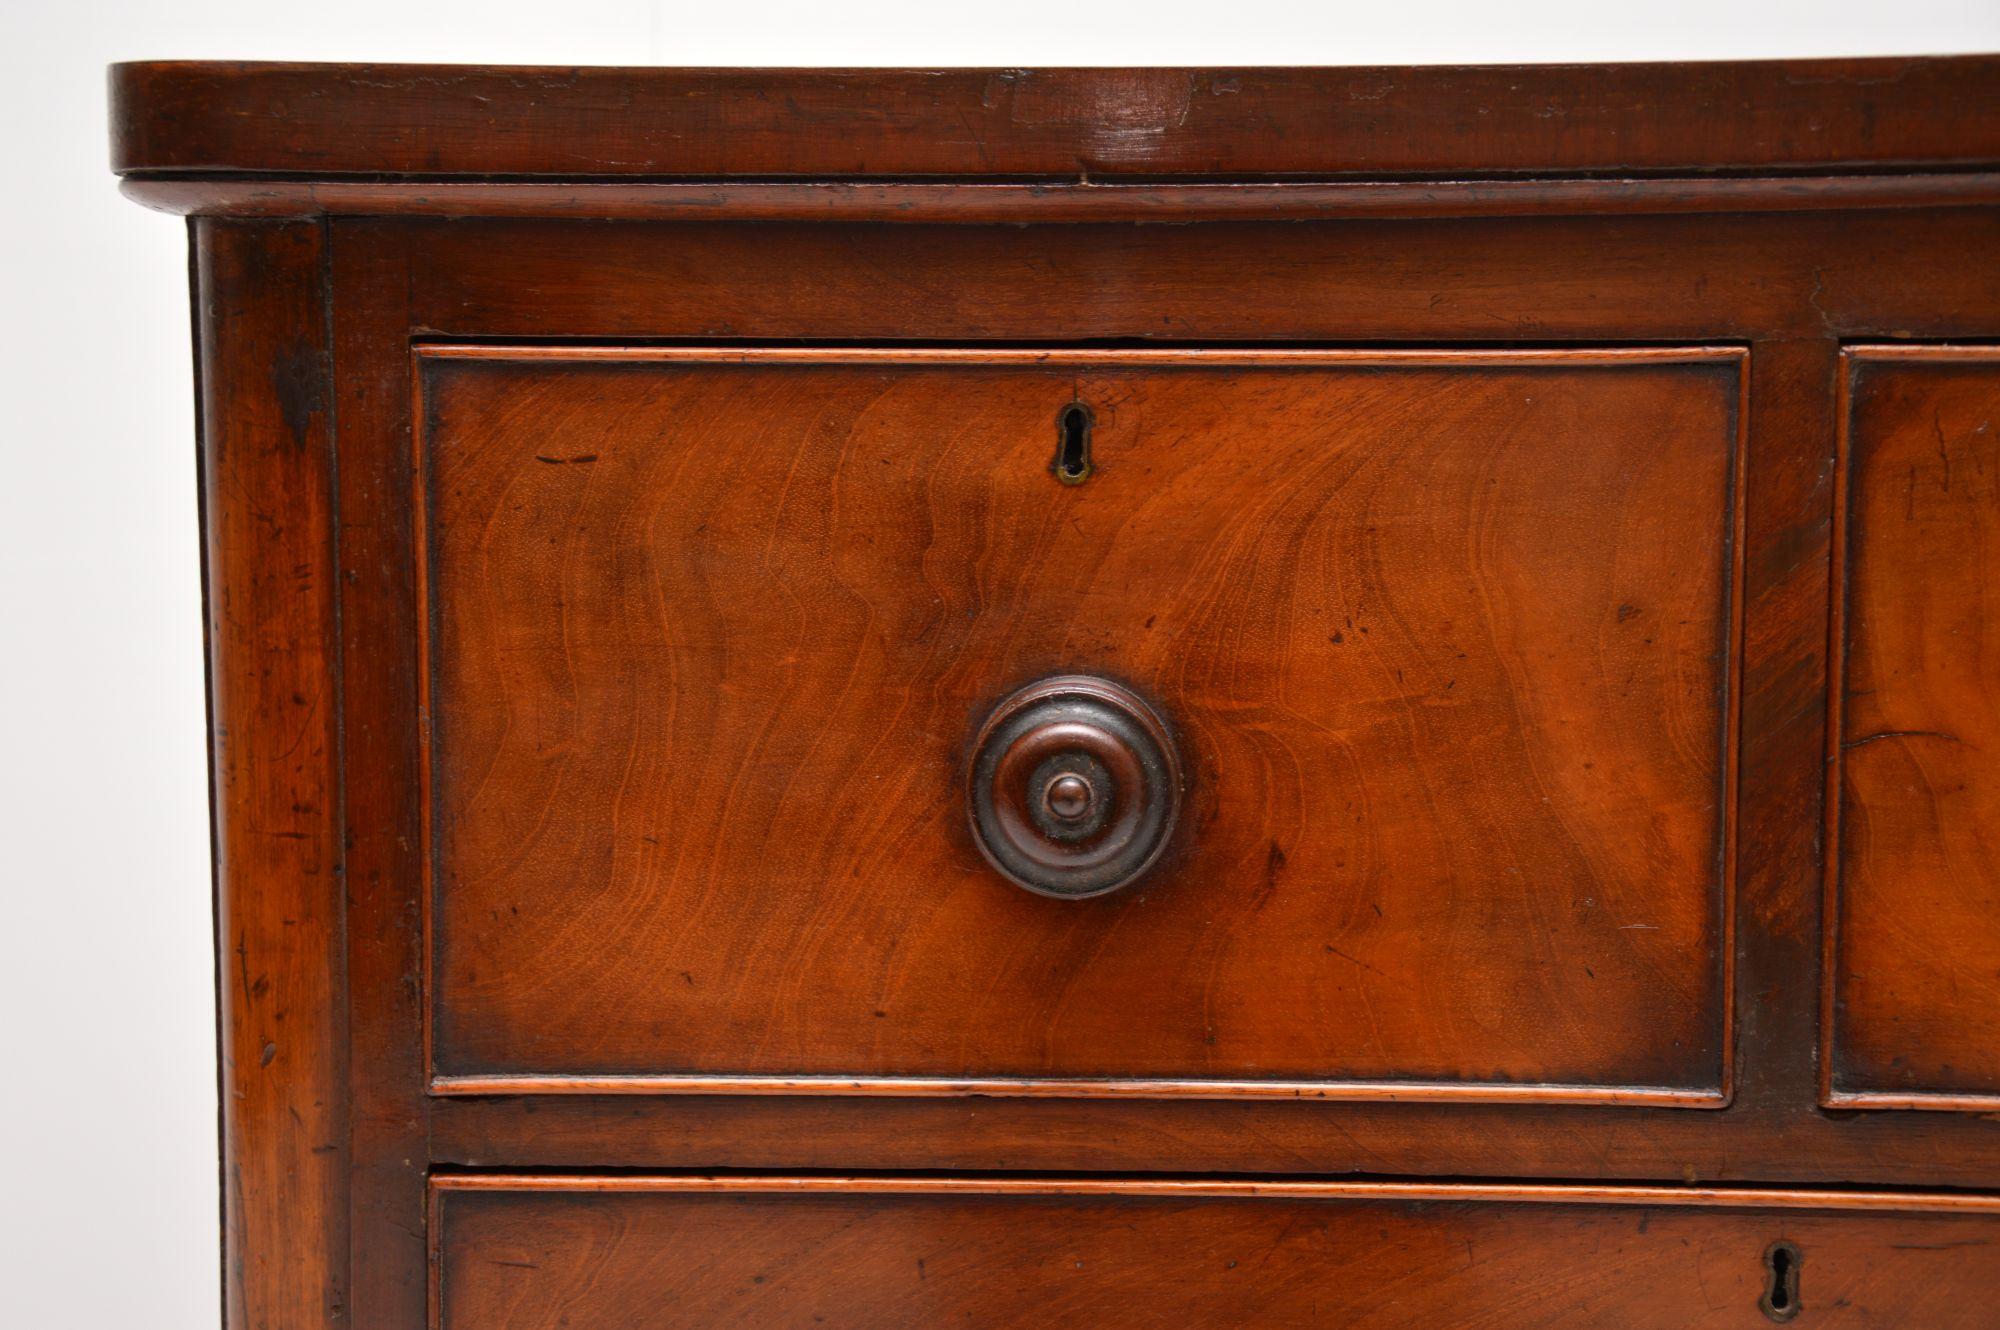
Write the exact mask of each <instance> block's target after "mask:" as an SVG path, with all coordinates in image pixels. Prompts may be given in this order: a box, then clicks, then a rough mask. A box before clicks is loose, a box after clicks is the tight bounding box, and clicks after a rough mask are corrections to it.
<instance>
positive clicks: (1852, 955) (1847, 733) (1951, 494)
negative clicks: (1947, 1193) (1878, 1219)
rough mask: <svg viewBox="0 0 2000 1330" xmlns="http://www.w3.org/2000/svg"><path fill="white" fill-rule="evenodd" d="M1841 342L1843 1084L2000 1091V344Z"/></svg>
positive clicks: (1832, 999)
mask: <svg viewBox="0 0 2000 1330" xmlns="http://www.w3.org/2000/svg"><path fill="white" fill-rule="evenodd" d="M1843 364H1844V368H1845V371H1846V373H1845V377H1844V379H1843V384H1842V386H1843V389H1844V397H1845V400H1846V410H1845V413H1844V415H1843V417H1842V422H1841V423H1842V444H1843V446H1842V450H1841V465H1842V476H1843V478H1844V482H1845V486H1846V502H1845V503H1844V504H1843V505H1842V506H1841V508H1840V509H1839V512H1840V517H1841V529H1842V533H1843V539H1842V541H1841V544H1840V545H1839V547H1838V548H1839V550H1840V551H1841V553H1842V555H1843V556H1844V568H1845V573H1846V577H1845V583H1844V587H1843V594H1842V598H1841V602H1840V617H1839V619H1838V620H1837V621H1836V622H1837V625H1838V627H1837V628H1836V635H1835V643H1834V646H1835V650H1836V651H1842V652H1844V656H1845V663H1846V673H1845V677H1844V680H1843V686H1842V687H1841V689H1840V691H1839V693H1838V698H1839V705H1838V714H1839V717H1840V723H1839V724H1838V725H1837V726H1836V727H1835V729H1834V731H1833V736H1834V739H1835V741H1836V742H1837V745H1838V746H1837V747H1836V749H1835V750H1834V752H1833V754H1832V761H1833V763H1834V767H1833V769H1834V770H1835V772H1836V773H1837V776H1838V787H1837V800H1836V801H1835V802H1834V804H1833V808H1832V816H1833V826H1834V843H1835V844H1836V845H1837V847H1838V854H1837V856H1836V857H1835V859H1834V861H1833V863H1832V866H1831V869H1830V872H1829V878H1828V881H1829V888H1828V890H1829V902H1828V913H1829V915H1830V917H1831V920H1832V928H1833V929H1834V930H1835V931H1834V932H1833V933H1832V937H1833V939H1834V941H1833V945H1832V946H1831V947H1830V949H1829V952H1828V956H1827V984H1828V991H1827V1022H1828V1026H1827V1029H1828V1049H1827V1059H1826V1072H1827V1093H1828V1096H1829V1102H1833V1103H1843V1104H1882V1105H1901V1106H1904V1107H1911V1108H1925V1107H1936V1108H1986V1109H1996V1110H2000V350H1996V349H1993V348H1985V347H1893V346H1869V347H1856V348H1853V349H1851V350H1850V351H1849V352H1848V353H1847V355H1846V357H1845V359H1844V362H1843Z"/></svg>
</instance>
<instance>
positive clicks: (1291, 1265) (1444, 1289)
mask: <svg viewBox="0 0 2000 1330" xmlns="http://www.w3.org/2000/svg"><path fill="white" fill-rule="evenodd" d="M432 1203H433V1210H432V1224H433V1232H434V1235H435V1247H434V1252H433V1261H434V1264H433V1270H432V1276H433V1287H434V1299H435V1302H436V1305H437V1308H438V1311H439V1317H438V1323H439V1324H440V1325H441V1326H442V1327H443V1330H555V1328H556V1327H559V1326H560V1327H565V1330H611V1327H617V1330H667V1328H668V1327H675V1326H733V1325H741V1326H759V1327H779V1326H801V1327H804V1326H812V1327H825V1328H826V1330H834V1328H836V1327H841V1326H854V1327H859V1326H869V1327H880V1326H936V1325H974V1326H1046V1325H1087V1326H1094V1327H1109V1326H1133V1327H1137V1326H1168V1325H1177V1326H1223V1325H1259V1326H1326V1325H1335V1326H1353V1327H1362V1326H1399V1327H1400V1326H1412V1325H1475V1324H1476V1325H1479V1326H1483V1327H1493V1328H1494V1330H1501V1328H1502V1327H1536V1328H1537V1330H1539V1328H1540V1327H1547V1326H1578V1327H1582V1326H1591V1327H1596V1326H1620V1327H1627V1328H1629V1330H1642V1328H1644V1327H1660V1328H1661V1330H1686V1328H1687V1327H1695V1326H1742V1327H1754V1326H1769V1325H1770V1324H1771V1323H1772V1322H1773V1321H1787V1320H1792V1319H1794V1318H1798V1323H1799V1324H1800V1325H1810V1326H1828V1327H1835V1326H1845V1327H1861V1326H1912V1325H1921V1326H1927V1327H1933V1328H1934V1330H1945V1327H1952V1326H1990V1325H1991V1324H1992V1323H1993V1320H1992V1310H1993V1309H1992V1293H1993V1289H1994V1288H1995V1287H1996V1284H1997V1283H2000V1207H1996V1204H1995V1203H1994V1202H1993V1201H1991V1200H1990V1199H1988V1198H1983V1197H1966V1196H1929V1197H1925V1196H1921V1195H1887V1194H1879V1193H1878V1194H1874V1195H1845V1196H1843V1195H1840V1194H1837V1193H1798V1192H1776V1191H1762V1192H1736V1193H1731V1192H1707V1193H1703V1192H1697V1191H1694V1190H1692V1189H1674V1188H1615V1187H1611V1188H1591V1187H1562V1186H1542V1187H1537V1186H1520V1187H1499V1188H1493V1187H1479V1186H1467V1185H1432V1184H1407V1183H1405V1184H1398V1183H1385V1184H1367V1183H1354V1184H1340V1183H1328V1184H1317V1183H1252V1182H1237V1183H1229V1182H1218V1183H1183V1182H1172V1181H1141V1182H1125V1181H1114V1180H1090V1181H1079V1180H1068V1181H1047V1180H1035V1179H1009V1180H892V1179H880V1178H876V1179H870V1178H730V1179H722V1178H619V1179H602V1178H599V1179H592V1178H578V1177H570V1178H563V1177H547V1176H544V1177H514V1178H508V1177H492V1176H482V1177H458V1178H447V1179H440V1180H439V1181H438V1182H437V1183H436V1184H435V1186H434V1189H433V1193H432Z"/></svg>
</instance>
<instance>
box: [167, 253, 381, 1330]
mask: <svg viewBox="0 0 2000 1330" xmlns="http://www.w3.org/2000/svg"><path fill="white" fill-rule="evenodd" d="M195 239H196V245H195V253H196V259H197V262H196V264H195V270H194V289H193V303H194V308H195V328H196V333H197V336H198V337H199V339H200V352H201V362H200V363H201V367H202V370H201V391H200V408H201V409H200V427H201V493H202V514H203V522H204V526H205V536H206V539H205V542H204V547H203V551H202V554H203V558H202V568H203V600H204V603H205V605H206V608H207V617H208V674H209V718H210V726H211V732H212V735H213V740H212V743H211V747H210V756H211V759H212V774H211V789H212V791H213V797H214V805H215V808H214V818H215V849H216V865H215V895H216V916H215V928H216V954H217V960H218V967H217V975H216V999H217V1009H218V1012H217V1014H218V1019H219V1021H220V1024H221V1057H222V1074H221V1079H220V1087H221V1113H222V1160H223V1175H222V1215H223V1226H224V1230H225V1232H226V1234H227V1241H226V1242H225V1243H224V1249H223V1271H222V1288H223V1306H224V1314H225V1317H226V1319H227V1321H228V1323H229V1324H230V1325H232V1326H244V1327H253V1326H293V1325H298V1326H304V1325H319V1324H329V1323H332V1322H335V1321H336V1320H337V1319H338V1318H339V1317H341V1316H342V1315H344V1308H343V1303H344V1300H345V1285H346V1279H347V1261H346V1251H345V1244H346V1234H347V1199H346V1196H347V1166H348V1160H347V1150H346V1145H347V1140H346V1130H347V1128H346V1111H345V1101H346V1086H345V1077H346V1065H345V1064H346V1054H347V1031H346V1029H345V1023H344V1016H345V1009H346V997H345V982H344V978H343V976H344V971H345V960H344V952H345V947H346V939H345V936H344V934H343V912H342V905H343V900H342V898H343V894H344V893H343V891H342V887H341V872H340V863H341V846H340V815H341V809H340V779H341V772H340V766H339V740H338V724H339V715H340V711H339V682H338V678H339V675H338V669H337V667H336V663H335V648H334V632H335V599H336V596H335V588H334V585H333V579H332V577H331V575H330V573H329V571H328V565H329V561H330V552H331V549H332V542H333V523H334V518H333V511H334V508H333V493H332V488H333V476H332V469H333V431H332V422H331V415H330V413H329V411H328V394H329V391H330V377H331V374H332V362H331V360H330V359H329V357H328V355H327V343H326V271H327V255H326V234H325V231H324V230H323V228H321V227H319V226H316V225H309V224H308V225H287V224H282V223H268V222H266V223H231V222H203V223H201V224H200V229H199V230H198V231H197V232H196V237H195Z"/></svg>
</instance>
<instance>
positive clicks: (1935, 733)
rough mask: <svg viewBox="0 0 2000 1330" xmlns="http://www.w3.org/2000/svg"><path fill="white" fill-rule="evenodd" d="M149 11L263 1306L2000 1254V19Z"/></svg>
mask: <svg viewBox="0 0 2000 1330" xmlns="http://www.w3.org/2000/svg"><path fill="white" fill-rule="evenodd" d="M113 94H114V115H113V141H114V145H115V146H114V158H115V162H116V164H117V167H118V169H119V171H120V172H121V173H122V174H123V176H124V178H125V179H124V187H125V189H126V190H127V191H128V192H129V193H131V194H132V195H133V196H134V197H136V198H138V199H140V200H142V201H144V202H147V203H149V204H151V205H153V206H156V207H160V208H164V209H167V210H170V211H177V212H184V213H187V214H189V215H190V218H191V223H190V226H191V237H192V242H193V248H194V258H195V261H194V264H193V279H194V299H195V323H196V331H197V340H198V347H199V362H198V371H199V377H200V403H201V415H200V424H201V432H202V441H201V476H202V486H203V520H204V524H205V532H206V540H205V545H204V550H205V578H206V590H207V607H208V619H209V645H210V654H211V671H210V674H211V706H212V717H213V748H214V754H213V755H214V786H215V795H216V810H215V822H216V827H215V830H216V844H217V882H216V895H217V945H218V953H219V957H220V961H221V964H220V967H219V972H218V979H219V998H220V1004H219V1005H220V1011H221V1021H222V1030H221V1051H222V1056H223V1068H222V1090H223V1095H222V1103H223V1114H222V1148H223V1156H224V1158H223V1167H224V1175H223V1188H222V1197H223V1210H224V1225H225V1242H224V1253H225V1267H224V1275H225V1281H224V1282H225V1288H226V1301H227V1316H228V1319H229V1323H230V1324H231V1325H232V1326H238V1327H256V1326H274V1327H275V1326H284V1327H287V1328H288V1330H289V1328H291V1327H308V1326H323V1327H328V1328H329V1330H331V1328H332V1327H342V1326H357V1327H367V1328H369V1330H373V1328H375V1327H386V1328H387V1330H411V1328H413V1327H419V1326H424V1325H426V1324H430V1325H433V1326H436V1327H439V1328H440V1330H444V1328H447V1327H448V1328H449V1330H465V1328H466V1327H471V1326H478V1327H481V1330H486V1328H487V1327H500V1328H502V1330H508V1328H511V1327H544V1326H556V1325H568V1326H570V1327H572V1330H613V1328H614V1327H615V1328H617V1330H624V1328H625V1327H631V1326H660V1325H675V1324H703V1325H713V1324H756V1325H788V1324H801V1325H811V1324H838V1323H841V1322H842V1321H843V1320H844V1321H845V1323H847V1324H859V1325H870V1326H877V1325H930V1324H938V1323H951V1322H958V1323H971V1324H980V1325H1009V1324H1046V1323H1048V1322H1049V1321H1050V1320H1051V1319H1062V1320H1068V1321H1072V1322H1088V1323H1094V1324H1105V1325H1118V1324H1133V1325H1139V1324H1167V1323H1171V1324H1188V1325H1195V1324H1240V1323H1244V1322H1248V1321H1254V1322H1257V1323H1262V1324H1280V1325H1282V1324H1306V1323H1312V1322H1313V1320H1314V1319H1315V1318H1318V1319H1319V1320H1320V1321H1322V1322H1324V1321H1327V1320H1334V1321H1339V1322H1341V1323H1343V1324H1411V1323H1416V1324H1427V1325H1428V1324H1455V1323H1472V1324H1489V1325H1542V1324H1553V1325H1605V1324H1616V1325H1632V1326H1675V1327H1680V1326H1706V1325H1718V1326H1728V1325H1768V1324H1771V1323H1772V1322H1773V1321H1774V1320H1779V1319H1784V1318H1786V1317H1791V1316H1795V1317H1796V1318H1797V1320H1798V1323H1799V1324H1801V1325H1803V1326H1807V1327H1810V1326H1813V1325H1817V1324H1826V1325H1868V1326H1872V1325H1925V1326H1950V1325H1978V1324H1990V1323H1991V1322H1992V1319H1993V1305H1994V1302H1993V1291H1994V1288H1995V1286H1996V1284H2000V1271H1996V1269H1995V1267H1994V1264H1993V1258H1992V1253H1993V1252H1995V1251H2000V1233H1996V1229H1995V1225H1996V1224H2000V1214H1996V1212H1995V1208H1994V1207H1995V1205H1996V1204H2000V1202H1996V1201H1995V1200H1994V1197H1995V1196H1996V1195H2000V1130H1996V1118H2000V1062H1996V1061H1995V1052H1994V1050H1995V1049H1996V1048H2000V1024H1996V1016H1995V1012H1996V1011H2000V962H1996V955H2000V925H1996V923H1995V920H1996V918H2000V915H1996V914H1995V911H1994V908H1993V907H1994V903H1995V901H1994V898H1995V896H1996V893H2000V877H1996V870H1995V864H1996V863H2000V853H1996V842H1995V836H1996V835H2000V832H1996V827H2000V803H1996V793H1995V791H1996V789H2000V768H1996V767H1995V765H1994V761H1993V759H1992V756H1991V754H1992V752H1993V751H1994V749H1995V748H1996V746H2000V721H1996V719H1995V715H1996V713H1995V710H1994V704H1993V698H1994V696H1995V695H1996V692H2000V687H1996V685H2000V677H1996V674H1995V665H1994V662H1995V659H1996V658H1995V654H1994V652H1993V650H1992V649H1991V646H1990V639H1991V638H1992V635H1993V633H1994V631H1996V630H1995V629H1994V628H1993V627H1992V625H1993V623H1994V622H1995V621H1996V620H1997V619H2000V601H1996V599H1995V594H1994V592H1993V586H1994V577H1993V572H1992V570H1993V568H1994V566H1995V565H1994V559H1993V553H1994V551H1993V549H1992V548H1991V547H1992V545H1993V544H1994V542H1995V540H1996V539H2000V516H1996V515H1997V514H2000V503H1996V498H1995V495H1996V490H1995V484H1996V482H1995V477H1996V476H2000V457H1996V456H1995V454H1994V448H1995V446H1996V445H1995V443H1994V439H1995V436H1996V431H1995V429H1994V428H1993V426H1994V423H1995V417H1996V416H2000V353H1997V352H1995V351H1994V349H1993V348H1994V347H1995V345H1996V344H2000V131H1996V128H1995V126H1996V125H2000V114H1996V108H2000V58H1996V57H1985V56H1981V57H1961V58H1952V59H1938V60H1927V59H1909V60H1892V61H1806V62H1785V63H1776V64H1749V65H1721V66H1691V67H1672V66H1622V67H1563V68H1549V69H1533V68H1505V69H1486V70H1477V69H1474V70H1467V69H1430V70H1347V71H1341V70H1234V71H1218V70H1197V71H1185V70H1166V71H1159V70H1154V71H1147V70H1074V71H1055V72H1051V71H1022V70H1016V71H983V70H982V71H875V72H855V71H844V72H842V71H832V72H828V71H820V72H814V71H713V70H706V71H704V70H593V71H578V70H514V69H500V70H454V69H446V68H424V67H419V68H407V69H397V68H386V67H376V66H352V67H344V66H333V67H327V66H296V65H249V66H246V65H207V64H178V63H170V64H153V65H132V66H121V67H119V68H117V69H116V70H114V72H113ZM1159 222H1168V223H1175V224H1173V225H1155V224H1148V223H1159ZM1078 411H1081V412H1083V415H1082V416H1081V417H1078V416H1077V415H1076V414H1075V413H1076V412H1078ZM1086 436H1087V437H1086ZM1065 459H1068V460H1065ZM1071 674H1082V675H1090V676H1095V677H1103V678H1108V679H1110V680H1112V681H1114V682H1115V683H1117V684H1119V685H1120V686H1122V687H1124V688H1127V689H1129V690H1131V693H1132V695H1133V696H1135V697H1136V698H1138V699H1140V701H1141V702H1142V703H1143V704H1144V705H1145V706H1146V707H1147V708H1149V709H1151V710H1153V711H1156V712H1157V715H1158V717H1159V719H1160V724H1161V726H1162V728H1163V730H1164V732H1165V733H1166V734H1167V737H1168V739H1169V740H1170V742H1171V746H1172V749H1173V751H1174V752H1175V753H1176V754H1177V755H1178V765H1179V771H1180V780H1181V782H1182V784H1181V787H1180V791H1179V792H1180V795H1181V798H1180V800H1179V803H1178V805H1177V807H1176V808H1175V812H1176V814H1177V816H1176V818H1175V820H1174V823H1173V828H1172V833H1171V836H1170V838H1169V840H1168V842H1167V845H1166V848H1165V850H1164V852H1163V853H1162V854H1161V856H1160V857H1159V859H1158V861H1157V862H1154V863H1150V864H1148V865H1147V866H1146V870H1145V872H1144V874H1143V876H1141V877H1139V878H1138V879H1137V880H1136V881H1134V882H1133V883H1132V884H1130V885H1129V886H1126V887H1124V888H1123V889H1121V890H1118V891H1115V892H1112V893H1111V894H1108V895H1104V896H1101V897H1097V898H1092V899H1074V900H1060V899H1048V898H1043V897H1040V896H1036V895H1033V894H1031V893H1029V892H1026V891H1023V890H1021V889H1020V888H1019V887H1018V886H1017V885H1015V883H1013V882H1010V881H1009V880H1007V879H1006V878H1005V877H1003V876H1002V875H1001V874H1000V873H999V872H997V871H996V870H995V869H994V868H993V866H992V865H991V864H990V863H989V862H988V860H987V859H986V858H985V857H983V856H982V854H981V852H980V850H979V848H978V846H977V845H975V843H974V839H973V830H972V826H973V823H972V820H971V816H970V814H969V813H968V806H969V805H968V801H969V800H971V799H973V798H974V797H975V793H976V792H975V791H974V790H973V789H972V788H971V786H970V783H969V782H968V774H969V773H970V772H972V771H973V770H974V764H973V762H972V757H973V745H974V743H975V740H976V738H977V736H978V735H979V734H980V728H981V725H982V722H983V721H984V720H985V719H986V718H987V717H988V715H989V714H990V713H991V710H992V708H993V707H994V706H995V705H996V704H998V703H999V702H1000V700H1001V699H1002V698H1004V697H1007V696H1008V695H1010V694H1012V693H1013V692H1014V691H1015V690H1016V689H1018V688H1020V687H1022V686H1023V685H1025V684H1028V683H1030V682H1032V681H1033V680H1036V679H1038V678H1044V677H1047V676H1051V675H1071ZM1038 769H1039V768H1038ZM1082 770H1083V771H1084V772H1085V774H1087V775H1090V776H1091V777H1092V779H1096V778H1097V773H1095V772H1093V771H1091V770H1090V769H1089V768H1082ZM1107 770H1108V769H1107ZM1127 775H1128V776H1129V775H1130V773H1129V772H1128V773H1127ZM1093 788H1095V787H1093ZM1071 793H1072V794H1073V793H1074V792H1071ZM1010 797H1012V796H1010ZM1066 797H1067V796H1066ZM1079 797H1081V796H1079ZM1094 815H1095V814H1093V813H1089V812H1088V807H1087V806H1086V812H1085V813H1081V814H1078V816H1080V817H1087V816H1094ZM1696 1108H1698V1109H1701V1110H1704V1111H1689V1110H1690V1109H1696ZM1920 1110H1922V1111H1920ZM719 1171H730V1172H731V1176H728V1177H719V1176H716V1175H717V1173H718V1172H719ZM1472 1179H1484V1180H1485V1181H1476V1182H1475V1181H1469V1180H1472ZM1864 1187H1865V1188H1867V1189H1868V1190H1857V1188H1864ZM817 1317H825V1318H827V1319H826V1320H825V1321H818V1320H816V1319H815V1318H817Z"/></svg>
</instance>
